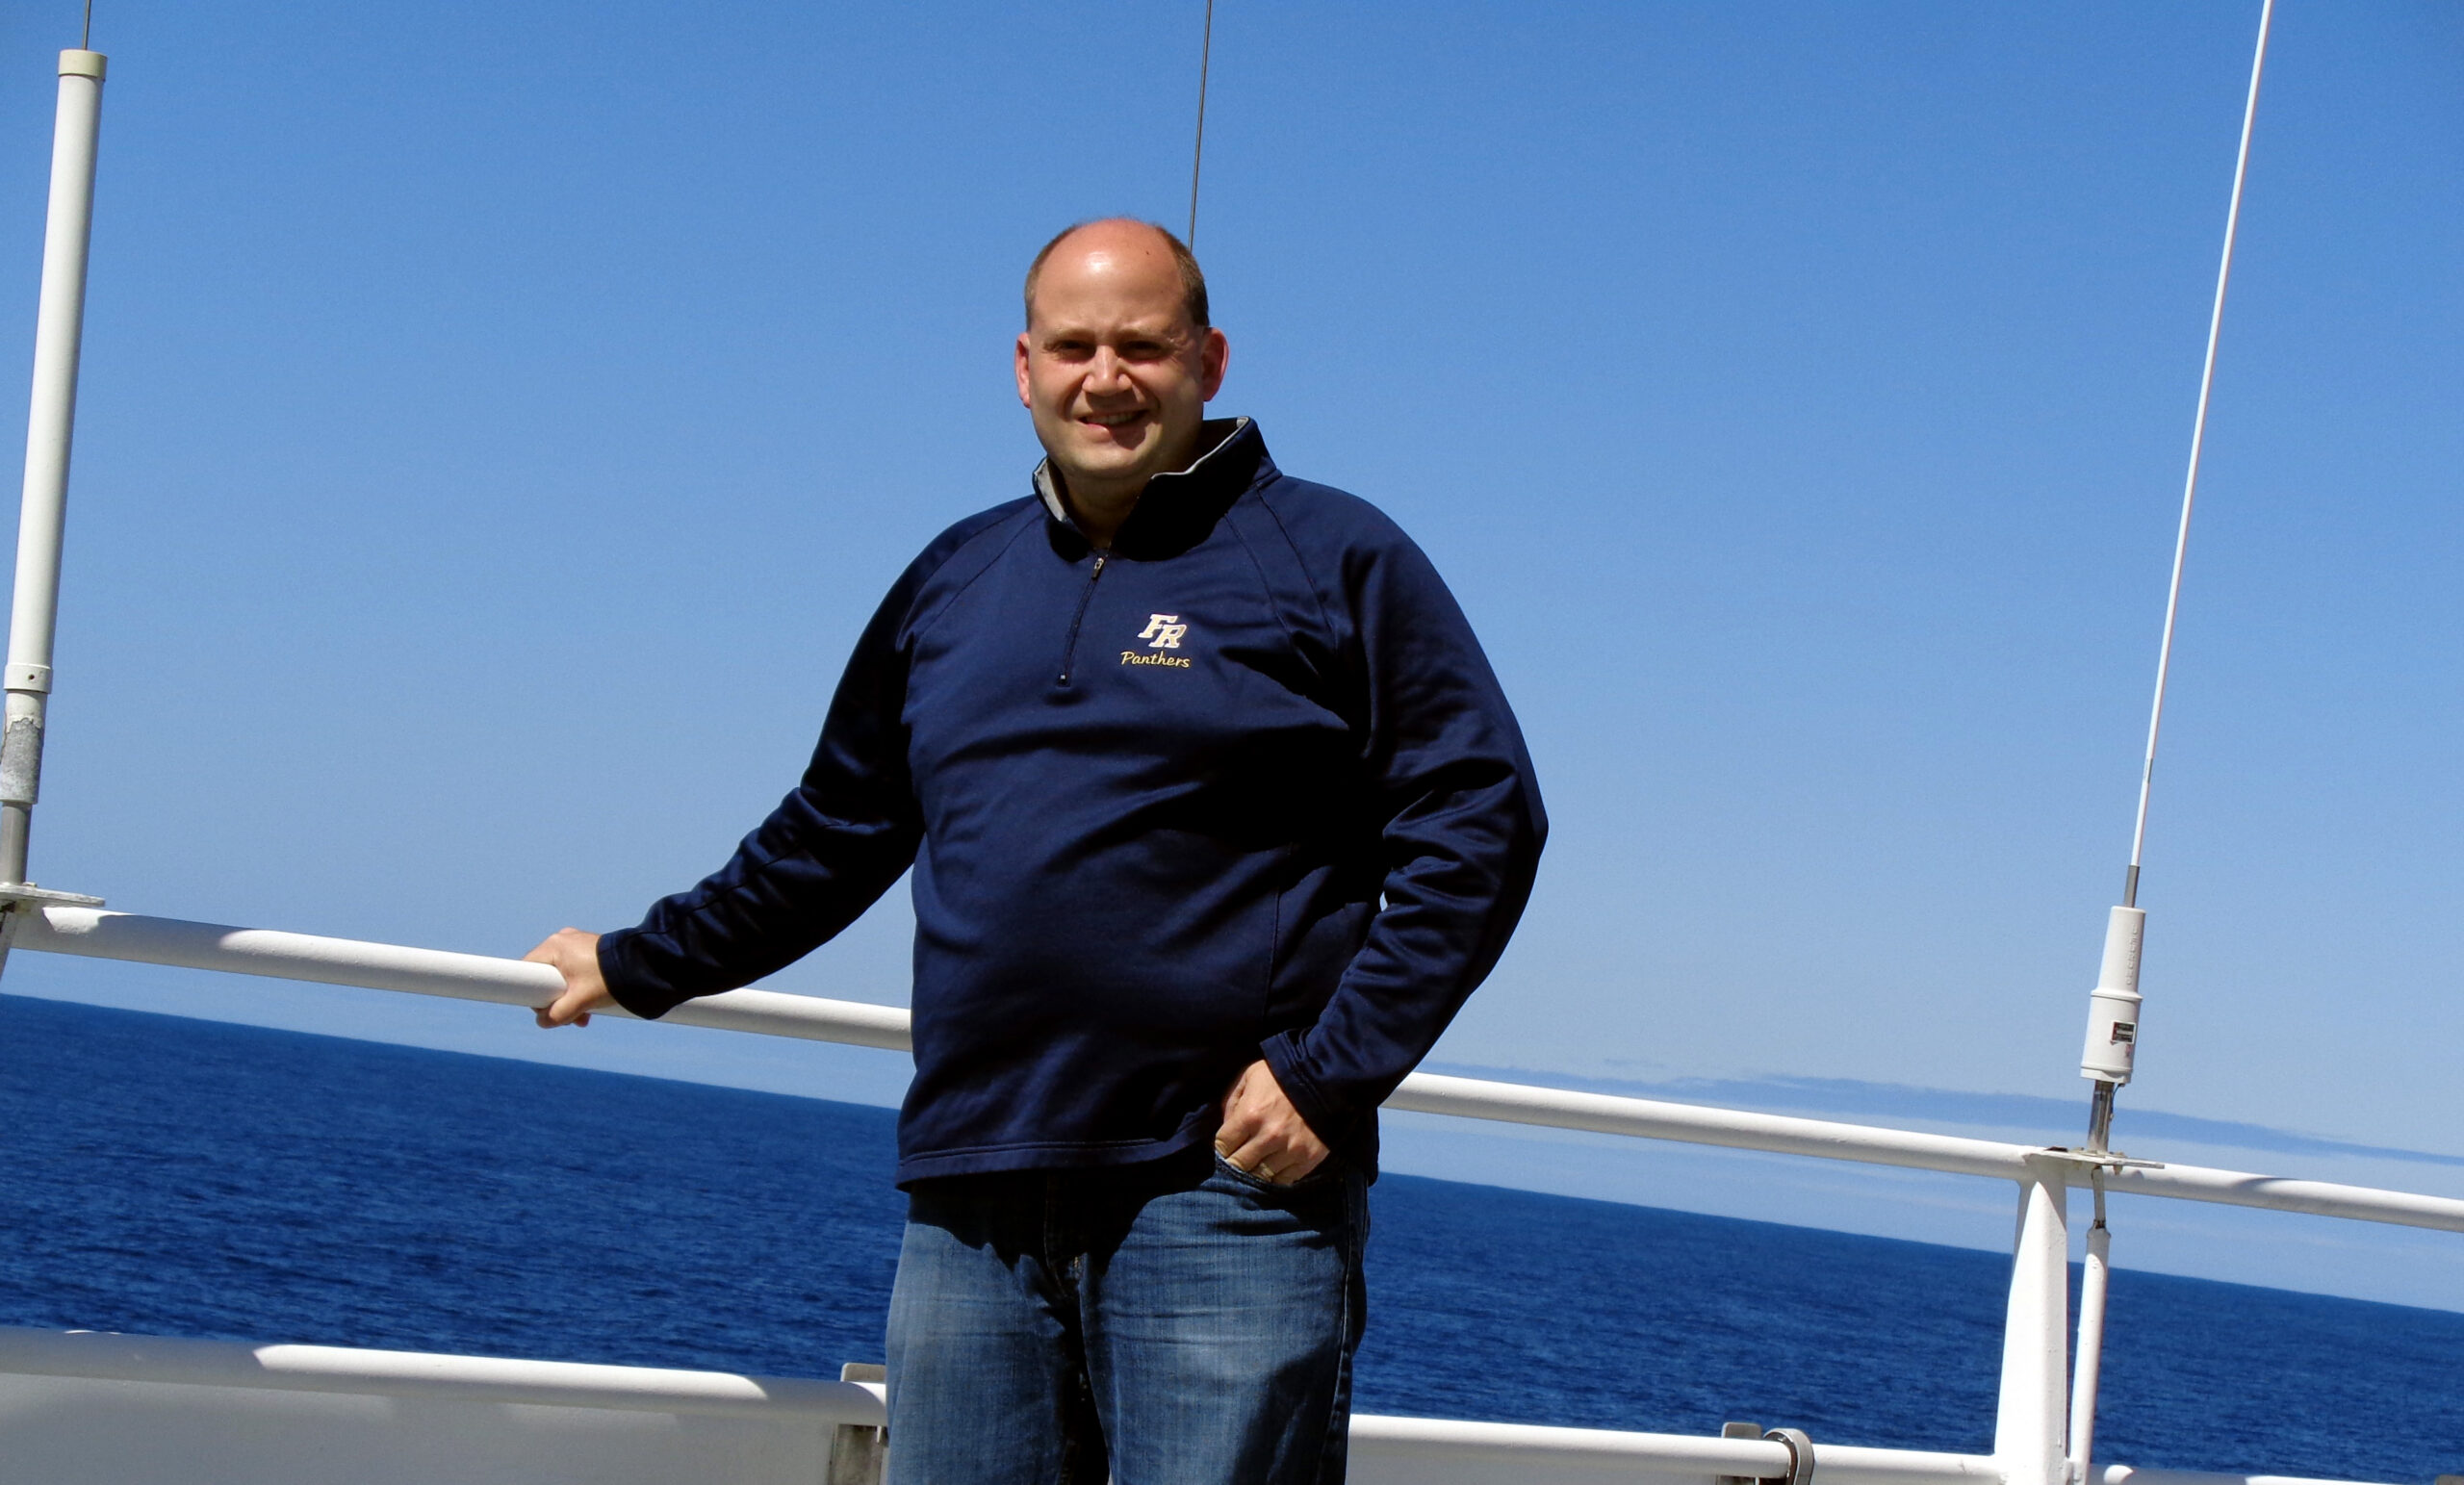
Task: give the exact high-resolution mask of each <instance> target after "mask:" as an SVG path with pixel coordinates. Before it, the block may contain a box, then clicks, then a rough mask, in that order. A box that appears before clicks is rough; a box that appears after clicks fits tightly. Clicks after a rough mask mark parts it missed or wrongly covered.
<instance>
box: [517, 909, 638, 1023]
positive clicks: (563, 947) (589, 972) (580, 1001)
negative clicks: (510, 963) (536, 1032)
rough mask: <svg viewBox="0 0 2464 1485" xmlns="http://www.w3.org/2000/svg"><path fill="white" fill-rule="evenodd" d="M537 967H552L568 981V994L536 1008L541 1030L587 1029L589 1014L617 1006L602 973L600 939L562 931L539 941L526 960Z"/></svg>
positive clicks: (574, 931)
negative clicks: (581, 1027)
mask: <svg viewBox="0 0 2464 1485" xmlns="http://www.w3.org/2000/svg"><path fill="white" fill-rule="evenodd" d="M523 958H524V959H526V960H529V961H530V962H531V963H534V964H553V965H554V966H555V967H556V973H558V974H560V975H563V976H564V977H565V992H564V993H563V994H562V995H559V996H557V997H556V998H555V999H554V1000H552V1001H550V1002H549V1003H548V1004H547V1005H544V1006H537V1007H533V1008H532V1009H533V1011H535V1012H536V1014H537V1015H538V1017H539V1024H540V1025H542V1026H588V1025H589V1024H590V1013H591V1012H592V1011H604V1010H606V1009H607V1008H608V1007H610V1006H612V1005H614V1004H616V997H615V996H613V995H610V994H608V993H607V982H606V980H605V979H603V977H602V976H601V975H600V973H599V935H597V934H585V933H583V932H582V931H581V930H580V929H578V928H560V929H558V930H556V931H555V932H554V933H552V934H550V935H548V936H547V937H545V938H543V939H541V940H539V947H537V948H535V949H533V950H531V951H530V952H529V953H527V954H526V955H524V956H523Z"/></svg>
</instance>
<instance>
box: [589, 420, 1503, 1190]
mask: <svg viewBox="0 0 2464 1485" xmlns="http://www.w3.org/2000/svg"><path fill="white" fill-rule="evenodd" d="M1205 436H1206V439H1207V440H1208V441H1209V442H1212V443H1213V448H1212V449H1211V451H1210V452H1209V453H1207V454H1206V455H1205V456H1204V457H1203V458H1201V459H1199V460H1198V461H1197V462H1196V463H1195V464H1193V466H1191V467H1190V468H1189V469H1188V470H1186V471H1183V472H1180V473H1177V474H1161V475H1157V476H1156V477H1155V478H1153V479H1152V480H1151V481H1149V483H1148V485H1147V487H1146V489H1145V492H1144V493H1143V494H1142V496H1141V497H1140V499H1139V501H1138V504H1137V506H1136V508H1135V509H1134V510H1133V511H1132V513H1131V515H1130V517H1129V519H1128V521H1126V522H1125V523H1124V524H1123V525H1121V528H1120V530H1119V532H1118V533H1117V536H1116V538H1115V540H1114V543H1113V545H1112V547H1111V549H1110V550H1094V549H1092V548H1091V547H1090V545H1089V544H1088V542H1087V539H1086V538H1085V537H1084V536H1082V535H1081V534H1080V533H1079V532H1078V530H1077V529H1076V527H1075V526H1073V525H1071V524H1070V523H1069V521H1068V520H1067V518H1066V515H1065V509H1064V507H1063V505H1062V503H1061V501H1060V500H1059V499H1057V498H1056V497H1055V494H1054V492H1053V489H1052V485H1051V476H1050V474H1048V472H1047V471H1045V470H1041V469H1040V470H1038V472H1037V492H1038V493H1037V494H1035V495H1031V496H1028V497H1026V498H1024V499H1017V500H1014V501H1012V502H1010V503H1008V504H1006V505H999V506H995V507H994V508H992V509H991V510H988V511H986V512H984V513H983V514H981V515H978V516H973V517H970V518H968V519H967V520H965V521H963V522H960V523H959V524H958V525H955V526H952V527H951V528H950V529H949V530H947V531H945V532H943V533H942V534H941V535H940V536H939V537H938V538H937V539H936V540H935V541H934V542H933V544H932V545H931V546H930V547H928V548H926V549H925V550H924V553H923V555H921V556H919V557H917V558H916V559H915V561H914V562H913V564H911V566H910V567H909V568H908V569H907V571H906V573H905V574H903V575H902V576H900V577H899V579H898V582H897V585H896V586H895V587H893V588H891V590H890V592H889V596H888V598H887V599H886V600H884V602H883V603H882V605H881V608H880V610H879V611H878V612H877V613H875V614H874V616H873V619H872V622H871V623H870V624H869V625H868V626H867V627H865V630H864V633H863V637H862V638H861V639H860V641H859V642H858V644H857V647H856V653H855V655H854V657H853V658H852V659H851V660H850V661H849V662H848V666H847V672H846V676H845V678H843V679H842V680H841V681H840V682H839V686H838V692H837V695H836V696H835V697H834V699H833V701H832V702H831V705H830V711H829V714H828V717H827V720H826V721H825V722H824V724H823V727H822V733H821V741H820V745H819V746H818V747H817V748H815V750H814V752H813V756H812V763H811V765H810V766H809V768H807V769H806V771H805V776H804V781H803V782H802V783H800V784H799V785H797V787H796V789H795V791H794V792H792V793H790V794H789V795H788V796H787V797H786V799H785V800H784V801H783V803H782V804H781V805H780V806H779V808H778V810H777V811H776V812H775V813H773V814H772V815H771V816H770V818H769V819H767V820H765V821H763V822H762V824H761V826H760V828H759V829H757V830H756V831H755V832H753V833H752V834H751V835H749V836H747V837H746V838H745V841H744V843H743V845H742V846H740V847H739V848H738V849H737V851H736V853H735V857H734V858H733V859H732V860H730V861H729V862H728V863H727V865H725V866H724V867H722V868H720V869H719V871H718V872H717V873H715V874H714V875H712V876H711V877H709V878H708V879H707V880H706V881H705V882H703V883H701V884H700V885H698V886H696V887H694V888H693V889H692V890H691V891H688V892H683V893H680V894H678V895H677V896H674V897H670V898H666V899H664V900H662V901H660V902H659V903H657V904H655V906H653V907H652V909H651V910H650V913H649V915H648V916H647V917H645V918H644V919H643V921H642V923H641V925H640V926H639V927H637V928H631V929H627V930H623V931H621V932H618V933H612V934H609V935H606V936H605V937H603V939H601V940H600V949H599V955H600V963H601V966H602V968H603V970H604V971H605V973H606V977H607V984H608V987H609V989H610V990H611V991H612V992H613V993H614V995H615V997H616V1000H617V1002H618V1003H619V1004H620V1005H622V1006H624V1007H625V1009H627V1010H628V1011H633V1012H635V1013H636V1014H640V1015H646V1016H656V1015H660V1014H663V1013H664V1012H666V1011H668V1010H670V1009H671V1008H673V1007H675V1006H677V1005H678V1004H680V1003H681V1002H683V1001H684V1000H687V999H689V998H691V997H693V996H696V995H708V994H712V993H715V992H717V991H721V990H727V989H732V988H734V987H736V986H742V985H746V984H749V983H751V982H753V981H755V980H758V979H760V978H761V977H762V976H764V975H767V974H770V973H772V972H773V971H775V970H777V969H779V968H781V967H782V966H783V965H785V964H787V963H790V962H792V961H793V960H796V959H798V958H800V957H801V956H803V955H805V954H807V953H809V952H810V951H811V950H812V949H813V948H814V947H816V946H818V945H819V944H821V943H822V942H824V941H825V940H827V939H828V938H830V937H831V936H832V935H834V934H836V933H838V932H839V930H841V929H843V928H845V927H846V926H847V925H848V924H849V923H851V922H853V921H854V920H855V919H856V917H857V916H858V915H859V914H860V913H861V912H862V911H863V910H864V909H866V908H867V907H869V906H871V904H872V903H873V901H874V900H875V899H876V898H878V897H880V896H881V894H882V893H883V892H884V891H886V890H887V889H888V887H889V886H890V884H891V883H894V882H896V881H897V880H898V877H899V874H900V873H901V872H904V871H906V870H907V869H908V867H909V865H910V864H912V865H913V867H914V870H915V875H914V885H913V890H914V897H915V990H914V1016H915V1081H914V1084H913V1085H912V1087H911V1088H910V1090H909V1092H908V1095H907V1103H906V1107H905V1108H904V1109H903V1110H902V1111H901V1114H900V1116H899V1167H898V1179H899V1182H900V1184H902V1185H905V1184H907V1183H910V1182H912V1181H915V1180H918V1179H922V1178H925V1177H931V1176H940V1175H956V1174H963V1173H967V1172H974V1171H989V1170H1019V1169H1039V1168H1046V1169H1048V1168H1054V1167H1084V1166H1099V1165H1128V1164H1132V1163H1135V1162H1142V1161H1148V1160H1154V1159H1159V1158H1162V1157H1164V1156H1168V1155H1171V1154H1174V1153H1176V1152H1178V1151H1181V1150H1184V1149H1187V1148H1189V1147H1191V1146H1193V1145H1195V1144H1197V1143H1198V1142H1200V1141H1202V1140H1206V1139H1210V1138H1211V1137H1212V1136H1213V1133H1214V1131H1215V1128H1216V1125H1217V1123H1218V1121H1219V1118H1220V1109H1219V1100H1220V1099H1221V1097H1222V1095H1223V1093H1224V1092H1225V1090H1226V1088H1228V1087H1229V1085H1230V1084H1231V1082H1232V1080H1233V1078H1234V1077H1235V1076H1237V1075H1238V1074H1239V1072H1240V1070H1241V1069H1242V1068H1243V1067H1245V1066H1246V1065H1247V1064H1248V1063H1251V1062H1253V1061H1255V1060H1257V1059H1258V1058H1260V1057H1264V1058H1265V1059H1266V1061H1267V1063H1268V1064H1269V1065H1270V1067H1271V1068H1272V1069H1273V1070H1274V1075H1275V1079H1276V1081H1277V1082H1279V1083H1280V1084H1281V1085H1282V1086H1283V1088H1284V1091H1285V1092H1286V1094H1288V1095H1289V1096H1290V1097H1291V1099H1292V1101H1293V1103H1294V1105H1295V1106H1296V1108H1297V1109H1298V1110H1299V1112H1300V1114H1301V1116H1302V1117H1303V1118H1305V1119H1307V1120H1308V1121H1309V1126H1310V1128H1311V1129H1313V1130H1315V1131H1316V1132H1317V1133H1318V1135H1319V1136H1320V1138H1322V1139H1324V1140H1326V1142H1327V1143H1328V1144H1329V1145H1331V1146H1332V1147H1333V1148H1334V1149H1335V1151H1336V1152H1337V1154H1338V1155H1340V1156H1342V1157H1344V1158H1345V1159H1347V1160H1350V1161H1352V1162H1354V1163H1356V1164H1358V1165H1361V1166H1362V1167H1364V1168H1365V1169H1369V1170H1372V1171H1373V1169H1374V1165H1375V1159H1376V1117H1375V1114H1376V1109H1377V1106H1378V1104H1379V1103H1381V1102H1383V1101H1384V1099H1385V1098H1386V1095H1387V1094H1389V1093H1390V1092H1392V1091H1394V1088H1395V1086H1396V1084H1397V1083H1399V1082H1400V1081H1401V1080H1402V1078H1403V1075H1404V1074H1406V1073H1408V1072H1410V1071H1411V1069H1412V1067H1413V1066H1414V1065H1415V1064H1416V1063H1419V1062H1420V1060H1421V1059H1422V1058H1423V1057H1424V1056H1425V1055H1426V1054H1427V1052H1428V1049H1429V1047H1430V1046H1431V1045H1432V1044H1434V1043H1435V1042H1436V1040H1437V1037H1438V1034H1439V1033H1440V1032H1442V1031H1443V1030H1445V1028H1446V1024H1447V1022H1448V1021H1449V1020H1450V1019H1452V1017H1453V1015H1454V1012H1455V1011H1457V1010H1458V1009H1459V1008H1460V1007H1461V1006H1462V1004H1463V1001H1464V999H1465V997H1467V996H1469V995H1470V994H1471V993H1472V990H1473V988H1474V987H1475V986H1477V985H1478V984H1479V983H1480V981H1481V979H1482V978H1483V977H1484V976H1486V975H1487V974H1488V972H1489V969H1490V967H1491V966H1492V965H1494V964H1495V963H1496V962H1497V959H1498V955H1499V953H1500V952H1501V950H1503V949H1504V947H1505V942H1506V938H1507V935H1510V934H1511V933H1512V932H1513V930H1514V925H1515V922H1516V920H1517V919H1518V918H1519V917H1520V916H1521V915H1522V912H1523V907H1524V904H1525V902H1526V900H1527V898H1528V897H1529V895H1530V890H1531V881H1532V874H1533V871H1534V869H1535V867H1536V866H1537V864H1538V860H1539V856H1540V847H1541V841H1542V839H1543V837H1544V836H1545V834H1546V832H1547V823H1546V820H1545V818H1544V817H1543V815H1542V813H1541V807H1540V792H1539V788H1538V785H1537V783H1536V781H1534V780H1533V778H1532V773H1531V762H1530V759H1529V757H1528V756H1527V755H1526V753H1525V751H1524V745H1523V737H1522V734H1521V732H1520V731H1519V730H1517V728H1516V726H1515V721H1514V715H1513V713H1512V712H1511V711H1509V710H1508V709H1507V706H1506V702H1505V697H1504V695H1503V693H1502V692H1501V690H1500V689H1499V687H1498V682H1497V678H1496V677H1495V676H1494V675H1493V674H1491V672H1490V670H1489V665H1488V662H1487V660H1486V659H1485V658H1484V657H1483V656H1482V655H1481V653H1480V647H1479V644H1478V642H1477V641H1476V640H1475V639H1474V638H1473V636H1472V630H1471V627H1470V626H1469V625H1468V624H1466V623H1465V621H1464V618H1463V615H1462V612H1461V610H1460V609H1459V608H1457V607H1456V606H1455V603H1454V600H1453V597H1452V596H1451V595H1450V594H1449V593H1448V592H1447V590H1446V585H1445V584H1444V583H1443V582H1442V581H1440V580H1439V578H1438V576H1437V573H1436V570H1435V569H1434V568H1432V567H1431V566H1430V565H1429V562H1428V559H1427V558H1426V557H1425V556H1424V555H1423V554H1422V553H1421V550H1420V549H1419V548H1417V547H1415V546H1414V545H1413V544H1412V542H1411V540H1410V538H1408V537H1406V536H1405V535H1404V534H1403V533H1402V532H1401V531H1400V530H1399V529H1398V528H1397V527H1396V525H1394V523H1393V522H1391V521H1389V520H1388V519H1387V518H1386V517H1385V516H1384V515H1383V514H1381V513H1380V512H1379V511H1378V510H1376V509H1375V508H1374V507H1373V506H1371V505H1370V504H1369V503H1367V502H1366V501H1364V500H1361V499H1356V498H1354V497H1352V496H1349V495H1346V494H1344V493H1343V492H1341V491H1338V490H1331V489H1328V488H1326V487H1325V486H1323V485H1313V484H1308V483H1305V482H1303V481H1301V480H1296V479H1292V478H1288V477H1286V476H1285V475H1284V474H1282V473H1281V472H1279V471H1278V470H1276V469H1275V467H1274V464H1273V462H1272V461H1271V460H1270V459H1269V458H1268V456H1267V450H1266V444H1265V441H1264V440H1263V439H1262V438H1260V437H1259V435H1258V431H1257V428H1256V426H1255V425H1254V424H1253V423H1251V422H1248V421H1247V420H1240V421H1238V422H1211V423H1209V424H1207V425H1206V430H1205Z"/></svg>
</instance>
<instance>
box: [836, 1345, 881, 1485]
mask: <svg viewBox="0 0 2464 1485" xmlns="http://www.w3.org/2000/svg"><path fill="white" fill-rule="evenodd" d="M838 1380H840V1381H842V1382H886V1381H888V1380H889V1369H888V1368H887V1367H885V1366H883V1365H882V1364H881V1363H880V1362H877V1361H851V1362H847V1363H844V1364H843V1365H841V1366H840V1367H839V1369H838ZM888 1465H889V1430H888V1429H886V1428H867V1427H865V1426H864V1425H863V1424H861V1423H841V1424H839V1425H838V1426H837V1427H836V1428H835V1429H834V1430H832V1432H831V1436H830V1473H829V1474H828V1475H827V1476H826V1478H827V1480H828V1485H882V1474H883V1472H884V1471H885V1470H886V1469H887V1468H888Z"/></svg>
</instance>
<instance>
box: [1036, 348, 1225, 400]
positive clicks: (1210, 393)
mask: <svg viewBox="0 0 2464 1485" xmlns="http://www.w3.org/2000/svg"><path fill="white" fill-rule="evenodd" d="M1014 359H1015V360H1016V362H1017V371H1018V405H1019V406H1020V407H1023V408H1025V409H1027V410H1028V411H1029V412H1033V411H1034V410H1035V405H1036V404H1035V399H1034V398H1032V397H1028V396H1027V333H1026V332H1025V331H1024V330H1021V331H1019V332H1018V344H1017V347H1016V353H1015V356H1014ZM1219 379H1220V378H1219ZM1208 395H1209V396H1213V394H1212V393H1210V394H1208Z"/></svg>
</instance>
